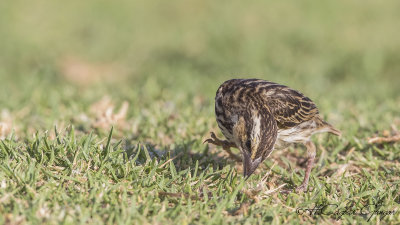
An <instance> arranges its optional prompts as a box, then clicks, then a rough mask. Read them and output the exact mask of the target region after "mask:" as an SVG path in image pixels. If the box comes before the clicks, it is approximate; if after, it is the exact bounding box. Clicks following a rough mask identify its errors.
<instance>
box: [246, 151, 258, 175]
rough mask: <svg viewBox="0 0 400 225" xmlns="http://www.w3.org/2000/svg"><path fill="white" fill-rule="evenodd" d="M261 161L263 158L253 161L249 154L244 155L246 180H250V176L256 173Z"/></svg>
mask: <svg viewBox="0 0 400 225" xmlns="http://www.w3.org/2000/svg"><path fill="white" fill-rule="evenodd" d="M261 161H262V159H261V157H259V158H257V159H254V160H253V159H251V156H250V154H249V153H247V152H245V153H243V175H244V177H245V178H246V179H248V178H249V177H250V175H251V174H253V173H254V171H255V170H256V169H257V167H258V165H260V163H261Z"/></svg>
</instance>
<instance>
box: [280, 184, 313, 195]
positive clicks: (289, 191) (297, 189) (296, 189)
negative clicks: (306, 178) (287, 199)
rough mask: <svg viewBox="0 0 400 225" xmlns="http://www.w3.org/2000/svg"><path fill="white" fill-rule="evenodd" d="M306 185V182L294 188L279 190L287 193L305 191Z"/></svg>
mask: <svg viewBox="0 0 400 225" xmlns="http://www.w3.org/2000/svg"><path fill="white" fill-rule="evenodd" d="M307 186H308V185H307V184H301V185H300V186H298V187H297V188H295V189H283V190H282V191H281V193H282V194H289V193H292V192H295V193H301V192H307V191H308V189H307Z"/></svg>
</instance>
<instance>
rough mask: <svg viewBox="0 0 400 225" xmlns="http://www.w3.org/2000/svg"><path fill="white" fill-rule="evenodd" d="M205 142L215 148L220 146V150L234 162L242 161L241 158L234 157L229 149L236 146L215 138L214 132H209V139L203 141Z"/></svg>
mask: <svg viewBox="0 0 400 225" xmlns="http://www.w3.org/2000/svg"><path fill="white" fill-rule="evenodd" d="M205 142H207V143H210V144H213V145H217V146H222V148H223V149H224V150H225V151H226V152H227V153H228V154H229V156H230V157H231V158H233V159H234V160H236V161H238V162H241V161H242V158H241V157H240V156H238V155H236V154H235V153H233V152H232V151H231V149H230V148H231V147H236V145H235V144H234V143H231V142H229V141H224V140H221V139H219V138H217V136H216V135H215V134H214V132H211V138H209V139H207V140H205V141H204V143H205Z"/></svg>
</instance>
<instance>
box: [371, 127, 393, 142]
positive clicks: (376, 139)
mask: <svg viewBox="0 0 400 225" xmlns="http://www.w3.org/2000/svg"><path fill="white" fill-rule="evenodd" d="M391 128H392V132H391V134H390V132H389V131H384V132H383V136H384V137H372V138H368V143H369V144H383V143H393V142H398V141H400V132H399V131H398V130H397V128H396V127H395V126H394V125H392V126H391Z"/></svg>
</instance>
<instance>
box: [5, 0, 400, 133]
mask: <svg viewBox="0 0 400 225" xmlns="http://www.w3.org/2000/svg"><path fill="white" fill-rule="evenodd" d="M399 12H400V2H399V1H396V0H388V1H372V0H367V1H354V0H353V1H347V0H346V1H345V0H341V1H312V0H308V1H296V2H286V1H252V2H246V3H244V2H243V1H211V0H206V1H183V0H173V1H106V0H103V1H101V0H100V1H77V0H72V1H63V2H60V1H45V0H37V1H35V2H29V3H27V2H26V1H19V0H15V1H10V0H6V1H1V3H0V79H1V83H0V88H1V91H0V103H1V107H2V108H6V109H8V110H10V111H11V112H14V111H16V110H20V109H21V108H24V107H28V108H29V110H28V111H29V113H27V114H28V115H30V116H28V117H25V116H24V117H23V118H20V119H21V120H23V119H26V120H27V121H26V122H22V123H23V124H26V123H28V120H29V121H35V119H36V120H37V121H35V122H30V123H31V124H32V126H34V128H35V129H40V128H44V129H49V128H50V127H51V126H52V125H53V124H54V121H55V120H63V119H64V120H72V119H71V118H73V116H74V115H75V114H77V113H79V112H81V111H85V110H87V108H88V106H89V105H90V104H91V103H93V102H94V101H97V100H98V99H100V98H101V97H102V96H105V95H111V96H112V97H113V99H114V100H115V101H117V102H121V101H122V100H128V101H129V102H130V103H131V106H133V107H131V108H130V110H129V114H130V116H138V115H139V114H141V112H142V109H143V108H149V107H151V106H152V105H154V104H155V103H154V102H155V101H162V102H164V101H171V102H173V103H174V104H178V105H177V108H175V109H174V110H176V111H181V110H183V109H184V108H186V109H188V110H189V111H193V112H188V114H191V113H199V112H198V109H199V108H198V107H197V108H196V107H193V104H192V103H193V102H196V101H200V102H201V103H202V104H203V106H204V107H205V109H204V111H202V112H200V114H201V115H202V116H206V117H211V116H213V98H214V94H215V91H216V89H217V87H218V86H219V85H220V84H221V83H222V82H223V81H224V80H227V79H230V78H250V77H251V78H254V77H255V78H262V79H267V80H271V81H275V82H278V83H282V84H286V85H288V86H290V87H293V88H295V89H298V90H300V91H302V92H303V93H305V94H306V95H308V96H309V97H310V98H311V99H313V100H314V101H316V102H317V105H318V106H319V108H320V110H321V112H322V113H323V114H324V115H325V116H328V117H330V116H331V117H332V118H331V119H332V120H334V122H335V123H341V124H342V125H339V127H341V126H342V127H346V120H345V119H343V117H344V118H347V115H353V116H354V115H356V117H357V115H358V116H360V117H361V118H363V117H365V118H364V124H366V123H370V122H371V120H376V122H374V123H376V124H378V126H379V122H378V121H382V120H384V119H385V118H386V121H387V122H389V121H390V120H392V119H393V115H394V114H396V113H397V112H398V105H399V104H400V94H399V88H398V87H399V84H400V41H399V38H400V29H398V25H399V24H398V21H400V13H399ZM196 99H197V100H196ZM179 104H181V105H179ZM157 109H158V110H160V109H161V110H163V107H161V108H160V107H158V106H157ZM191 109H192V110H191ZM371 111H373V113H372V112H371ZM330 113H331V115H330ZM388 113H389V115H388ZM335 115H336V117H335ZM150 116H151V115H150ZM42 117H43V118H42ZM40 118H42V119H40ZM335 118H336V119H335ZM210 121H212V122H213V119H212V120H210ZM210 123H211V122H210ZM212 125H213V126H215V124H214V123H213V124H212ZM349 127H351V126H350V125H349ZM384 127H387V125H385V126H384Z"/></svg>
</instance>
